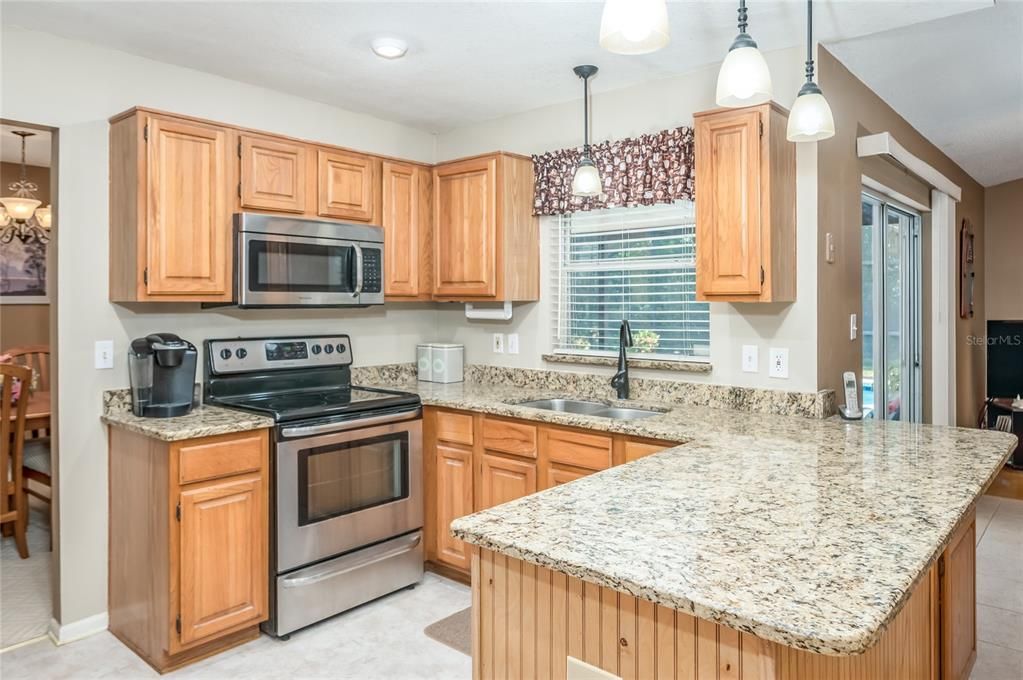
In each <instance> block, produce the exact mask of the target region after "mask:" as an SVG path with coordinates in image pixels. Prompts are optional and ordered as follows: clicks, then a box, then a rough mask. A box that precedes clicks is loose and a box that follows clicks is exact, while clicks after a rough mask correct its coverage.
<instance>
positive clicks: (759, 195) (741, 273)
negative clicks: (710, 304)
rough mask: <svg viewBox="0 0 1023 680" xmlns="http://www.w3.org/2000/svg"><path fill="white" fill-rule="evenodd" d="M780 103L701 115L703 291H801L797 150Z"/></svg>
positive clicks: (737, 297)
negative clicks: (798, 288) (798, 276)
mask: <svg viewBox="0 0 1023 680" xmlns="http://www.w3.org/2000/svg"><path fill="white" fill-rule="evenodd" d="M787 120H788V111H786V110H785V109H783V108H782V107H780V106H778V105H777V104H775V103H768V104H762V105H760V106H753V107H747V108H741V109H719V110H715V111H706V112H703V113H698V114H696V115H695V116H694V121H695V126H696V242H697V243H698V244H699V246H698V248H697V262H696V297H697V299H699V300H709V301H718V302H793V301H795V299H796V156H795V153H796V151H795V145H794V144H790V143H789V142H788V141H787V140H786V138H785V127H786V123H787Z"/></svg>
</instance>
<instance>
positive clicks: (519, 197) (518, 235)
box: [433, 153, 540, 301]
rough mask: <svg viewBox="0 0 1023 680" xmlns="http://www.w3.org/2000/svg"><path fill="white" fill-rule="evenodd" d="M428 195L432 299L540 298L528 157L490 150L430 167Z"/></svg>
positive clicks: (506, 299)
mask: <svg viewBox="0 0 1023 680" xmlns="http://www.w3.org/2000/svg"><path fill="white" fill-rule="evenodd" d="M433 195H434V206H433V210H434V220H433V229H434V232H433V297H434V298H435V299H438V300H455V301H473V300H481V301H485V300H491V301H535V300H538V299H539V297H540V250H539V223H538V221H537V218H536V217H535V216H533V214H532V201H533V163H532V161H531V160H530V159H528V158H526V157H523V156H516V155H512V154H506V153H496V154H489V155H485V156H477V157H473V158H466V159H463V160H458V161H452V162H449V163H442V164H440V165H438V166H436V167H435V168H434V170H433Z"/></svg>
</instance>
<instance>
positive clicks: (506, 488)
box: [476, 453, 537, 510]
mask: <svg viewBox="0 0 1023 680" xmlns="http://www.w3.org/2000/svg"><path fill="white" fill-rule="evenodd" d="M536 490H537V487H536V463H535V462H534V461H526V460H521V459H516V458H511V457H505V456H498V455H495V454H492V453H484V454H483V455H482V457H481V459H480V497H479V504H478V507H477V508H476V510H486V509H487V508H492V507H494V506H495V505H500V504H502V503H507V502H509V501H513V500H515V499H516V498H522V497H523V496H528V495H529V494H531V493H536Z"/></svg>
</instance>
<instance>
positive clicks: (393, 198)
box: [380, 161, 432, 298]
mask: <svg viewBox="0 0 1023 680" xmlns="http://www.w3.org/2000/svg"><path fill="white" fill-rule="evenodd" d="M381 174H382V175H383V214H382V215H381V220H380V222H381V226H383V228H384V243H386V244H387V247H386V248H384V295H387V296H391V297H405V298H408V297H419V296H421V295H429V293H430V281H429V279H430V275H431V274H432V272H430V269H431V266H430V265H431V260H432V253H431V252H430V234H429V226H430V225H429V222H430V216H429V214H428V212H427V211H426V210H425V206H424V205H423V203H424V202H425V203H429V200H430V199H429V193H428V191H429V188H430V174H429V171H428V170H426V169H424V168H421V167H418V166H415V165H409V164H407V163H392V162H390V161H384V163H383V169H382V172H381Z"/></svg>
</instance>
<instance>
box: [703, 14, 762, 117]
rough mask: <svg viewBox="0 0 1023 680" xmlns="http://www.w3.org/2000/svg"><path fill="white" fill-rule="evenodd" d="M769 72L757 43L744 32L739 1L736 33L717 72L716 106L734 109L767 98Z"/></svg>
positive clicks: (744, 25)
mask: <svg viewBox="0 0 1023 680" xmlns="http://www.w3.org/2000/svg"><path fill="white" fill-rule="evenodd" d="M771 95H772V89H771V72H770V71H769V70H768V69H767V62H766V61H764V55H762V54H760V50H758V49H757V43H756V42H754V40H753V38H751V37H750V36H749V34H748V33H746V0H739V35H737V36H735V40H733V41H732V46H731V47H730V48H728V55H727V56H726V57H725V61H724V62H723V63H722V64H721V70H720V71H719V72H718V87H717V96H716V97H715V99H716V100H717V103H718V106H727V107H730V108H736V107H740V106H754V105H755V104H763V103H764V102H768V101H771Z"/></svg>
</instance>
